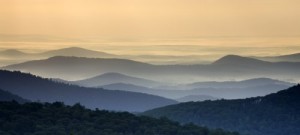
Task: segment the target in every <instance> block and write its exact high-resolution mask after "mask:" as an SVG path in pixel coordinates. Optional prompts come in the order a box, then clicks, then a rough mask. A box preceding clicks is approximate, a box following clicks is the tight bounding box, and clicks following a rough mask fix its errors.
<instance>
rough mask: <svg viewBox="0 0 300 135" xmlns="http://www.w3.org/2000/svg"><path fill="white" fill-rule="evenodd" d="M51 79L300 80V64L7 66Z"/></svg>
mask: <svg viewBox="0 0 300 135" xmlns="http://www.w3.org/2000/svg"><path fill="white" fill-rule="evenodd" d="M3 69H8V70H20V71H24V72H30V73H33V74H36V75H40V76H43V77H47V78H61V79H65V80H79V79H86V78H90V77H94V76H95V75H100V74H104V73H111V72H115V73H121V74H126V75H131V76H135V77H139V78H146V79H151V80H155V81H162V80H165V81H166V80H167V81H166V82H180V83H187V82H193V81H195V80H197V81H204V80H215V81H224V80H232V79H235V80H244V79H248V78H261V77H266V78H277V79H280V80H291V79H292V80H294V81H295V80H300V77H299V76H300V70H299V69H300V63H299V62H276V63H275V62H274V63H272V62H266V61H261V60H257V59H253V58H247V57H241V56H236V55H228V56H225V57H223V58H221V59H219V60H217V61H215V62H213V63H212V64H207V65H152V64H147V63H142V62H137V61H132V60H126V59H102V58H79V57H64V56H57V57H51V58H48V59H44V60H36V61H29V62H25V63H20V64H15V65H10V66H6V67H3Z"/></svg>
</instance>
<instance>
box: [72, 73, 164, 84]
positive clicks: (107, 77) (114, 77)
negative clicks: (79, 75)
mask: <svg viewBox="0 0 300 135" xmlns="http://www.w3.org/2000/svg"><path fill="white" fill-rule="evenodd" d="M70 83H72V84H77V85H80V86H84V87H100V86H103V85H109V84H114V83H125V84H134V85H139V86H145V87H155V86H159V85H161V84H160V83H159V82H155V81H152V80H147V79H143V78H137V77H132V76H128V75H124V74H120V73H105V74H101V75H98V76H95V77H92V78H88V79H83V80H78V81H72V82H70Z"/></svg>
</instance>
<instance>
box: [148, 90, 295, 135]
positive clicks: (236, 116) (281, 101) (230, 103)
mask: <svg viewBox="0 0 300 135" xmlns="http://www.w3.org/2000/svg"><path fill="white" fill-rule="evenodd" d="M299 97H300V85H297V86H294V87H291V88H288V89H287V90H283V91H280V92H278V93H275V94H270V95H267V96H265V97H256V98H249V99H240V100H218V101H204V102H188V103H182V104H177V105H171V106H167V107H162V108H158V109H154V110H150V111H146V112H144V113H143V115H147V116H153V117H162V116H166V117H167V118H170V119H172V120H175V121H179V122H181V123H189V122H193V123H195V124H198V125H203V126H207V127H209V128H223V129H226V130H233V131H238V132H240V133H242V134H250V135H299V134H300V127H299V125H300V98H299Z"/></svg>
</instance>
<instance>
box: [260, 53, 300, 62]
mask: <svg viewBox="0 0 300 135" xmlns="http://www.w3.org/2000/svg"><path fill="white" fill-rule="evenodd" d="M256 58H257V59H260V60H265V61H270V62H284V61H285V62H300V53H295V54H288V55H280V56H268V57H256Z"/></svg>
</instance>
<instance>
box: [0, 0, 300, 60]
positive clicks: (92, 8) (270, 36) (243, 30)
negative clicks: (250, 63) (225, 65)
mask: <svg viewBox="0 0 300 135" xmlns="http://www.w3.org/2000/svg"><path fill="white" fill-rule="evenodd" d="M298 5H300V1H298V0H251V1H246V0H185V1H182V0H109V1H104V0H88V1H86V0H26V1H25V0H1V1H0V22H1V23H0V34H1V35H0V41H1V43H0V49H1V50H4V49H11V48H13V49H21V50H25V51H35V52H42V51H45V50H52V49H58V48H64V47H71V46H77V47H85V48H87V49H93V50H98V51H105V52H108V53H114V54H132V55H144V54H151V55H158V54H159V55H201V56H207V57H208V58H210V59H217V58H219V57H221V56H222V55H225V54H239V55H259V56H267V55H279V54H289V53H297V52H299V50H300V48H299V46H300V45H299V42H300V38H299V36H300V25H299V24H300V9H299V8H298V7H299V6H298ZM158 45H172V46H168V47H166V46H158ZM174 45H176V46H174ZM178 45H180V46H178ZM186 45H189V46H186ZM191 45H192V46H191ZM219 48H221V49H219ZM253 48H255V49H253Z"/></svg>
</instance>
